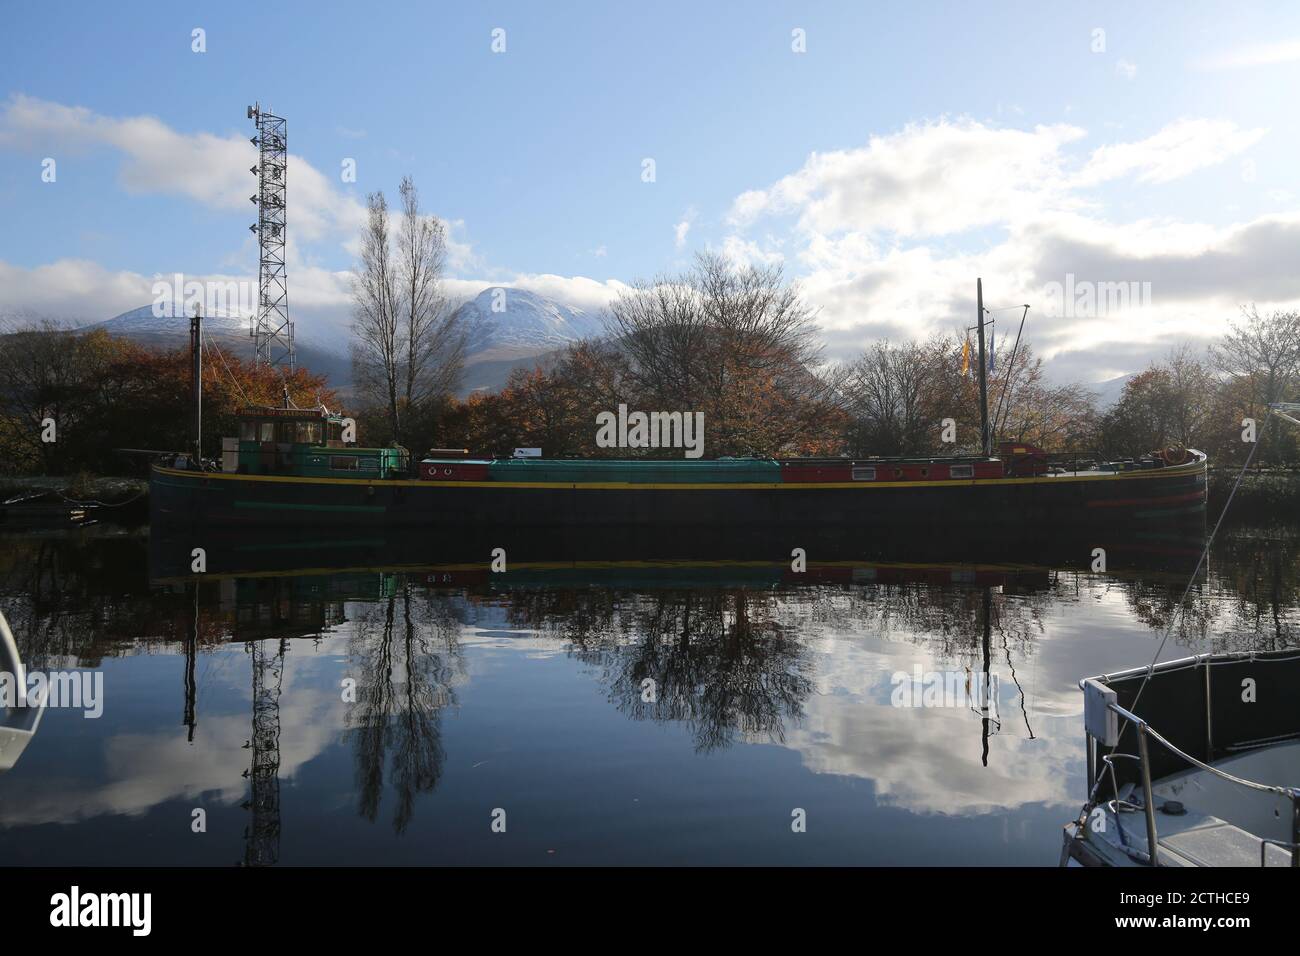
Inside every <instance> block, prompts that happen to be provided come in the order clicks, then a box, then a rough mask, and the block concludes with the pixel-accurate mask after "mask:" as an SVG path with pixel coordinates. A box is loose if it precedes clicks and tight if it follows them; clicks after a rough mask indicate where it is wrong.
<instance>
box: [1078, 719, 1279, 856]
mask: <svg viewBox="0 0 1300 956" xmlns="http://www.w3.org/2000/svg"><path fill="white" fill-rule="evenodd" d="M1107 708H1108V709H1109V710H1112V711H1114V712H1115V713H1116V714H1118V715H1119V716H1121V717H1123V718H1124V719H1125V720H1127V721H1129V722H1130V723H1132V724H1133V726H1134V728H1135V729H1136V731H1137V742H1138V754H1139V757H1138V762H1139V764H1140V766H1141V770H1142V795H1143V803H1144V804H1145V806H1144V810H1145V815H1146V824H1147V849H1148V852H1147V858H1148V862H1149V863H1150V864H1151V865H1152V866H1158V865H1159V835H1158V834H1157V832H1156V809H1155V798H1154V795H1153V793H1152V787H1151V755H1150V753H1149V752H1148V750H1147V737H1154V738H1155V739H1156V741H1157V742H1158V743H1160V744H1161V745H1163V746H1164V748H1165V749H1166V750H1168V751H1169V752H1170V753H1172V754H1175V755H1176V756H1178V757H1181V758H1182V759H1183V760H1185V761H1187V762H1188V763H1190V764H1191V765H1192V766H1194V767H1198V768H1200V769H1201V770H1205V771H1207V772H1209V773H1211V774H1213V775H1214V776H1216V777H1219V778H1221V779H1223V780H1226V781H1227V782H1228V783H1232V784H1236V785H1238V786H1241V787H1246V788H1248V789H1250V790H1256V791H1259V792H1261V793H1272V794H1275V795H1277V796H1283V797H1286V798H1287V799H1288V800H1290V801H1291V842H1290V843H1287V844H1283V843H1282V842H1281V841H1276V840H1271V841H1265V838H1262V837H1261V845H1260V851H1259V852H1260V860H1261V864H1260V865H1261V866H1262V865H1263V862H1262V861H1263V860H1264V858H1265V852H1266V851H1265V842H1272V843H1275V844H1277V845H1279V846H1282V845H1285V846H1289V847H1290V848H1291V865H1292V866H1293V867H1300V790H1297V789H1296V788H1295V787H1275V786H1273V785H1271V784H1266V783H1256V782H1255V781H1253V780H1246V779H1244V778H1242V777H1238V776H1235V775H1233V774H1230V773H1228V772H1227V771H1226V770H1220V769H1219V768H1218V767H1214V766H1211V765H1210V764H1208V763H1205V762H1203V761H1201V760H1198V759H1196V758H1195V757H1193V756H1192V755H1191V754H1189V753H1185V752H1184V751H1182V750H1181V749H1179V748H1178V747H1175V746H1174V745H1173V744H1172V743H1170V742H1169V741H1168V740H1166V739H1165V738H1164V737H1162V736H1161V735H1160V733H1159V732H1158V731H1155V730H1152V729H1151V725H1150V724H1148V723H1147V722H1146V721H1145V720H1143V719H1142V718H1141V717H1139V716H1137V715H1136V714H1134V713H1133V712H1131V711H1128V710H1125V709H1124V708H1123V707H1121V706H1119V704H1114V703H1112V704H1108V705H1107ZM1114 756H1117V755H1116V754H1113V753H1112V754H1107V755H1106V756H1105V757H1103V758H1102V760H1103V762H1105V763H1107V764H1110V758H1112V757H1114ZM1119 756H1128V757H1131V756H1132V754H1123V755H1119ZM1110 766H1111V773H1112V775H1113V774H1114V765H1113V764H1110Z"/></svg>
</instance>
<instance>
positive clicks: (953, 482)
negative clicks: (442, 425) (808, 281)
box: [153, 461, 1205, 491]
mask: <svg viewBox="0 0 1300 956" xmlns="http://www.w3.org/2000/svg"><path fill="white" fill-rule="evenodd" d="M153 470H154V473H155V474H159V475H166V476H167V477H169V478H181V479H188V480H190V481H196V480H211V481H264V482H280V483H283V484H292V485H369V486H372V487H375V486H377V487H380V488H428V489H434V488H525V489H537V490H541V489H567V490H572V491H647V490H649V491H730V490H739V489H749V490H750V491H791V490H793V491H830V490H834V489H845V488H857V489H860V490H863V491H868V490H870V489H872V488H955V487H966V486H972V487H973V486H975V485H979V486H981V487H983V486H985V485H1032V484H1060V483H1061V482H1077V481H1140V480H1142V479H1144V478H1174V477H1178V476H1181V475H1192V474H1198V473H1199V474H1204V473H1205V463H1204V462H1203V461H1200V462H1191V463H1190V464H1187V465H1176V466H1173V467H1171V468H1160V469H1152V470H1150V471H1121V472H1115V473H1113V474H1105V475H1042V476H1038V477H1032V478H1029V477H1027V478H958V479H951V478H949V479H943V480H938V479H936V480H934V481H930V480H929V479H924V478H923V479H919V480H916V481H842V482H840V481H835V482H817V481H790V482H781V481H776V482H759V481H741V482H721V481H719V482H701V483H686V482H666V483H662V484H660V483H651V482H635V481H582V482H573V481H416V480H411V479H405V478H401V479H376V478H301V477H297V476H295V475H240V474H232V473H230V472H220V471H210V472H209V471H205V472H197V471H181V470H179V469H176V468H163V467H160V466H158V465H155V466H154V467H153Z"/></svg>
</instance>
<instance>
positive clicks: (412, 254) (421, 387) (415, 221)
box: [397, 176, 466, 407]
mask: <svg viewBox="0 0 1300 956" xmlns="http://www.w3.org/2000/svg"><path fill="white" fill-rule="evenodd" d="M398 191H399V192H400V193H401V197H402V222H401V228H400V229H399V231H398V236H397V252H398V272H399V279H400V283H401V289H402V306H403V309H402V311H403V320H404V326H405V328H404V329H403V334H404V335H405V338H406V356H405V359H406V367H405V369H404V370H403V371H404V375H403V379H404V396H405V399H406V404H407V406H408V407H409V406H415V405H421V404H423V403H424V402H426V401H428V400H429V399H430V398H433V397H436V396H440V395H445V394H447V393H448V392H451V391H453V390H454V389H455V388H456V386H457V385H458V384H459V381H460V375H461V371H462V369H463V368H464V364H465V338H466V336H465V332H464V330H463V329H462V328H460V323H459V322H458V321H457V320H456V314H455V311H454V310H453V309H451V308H450V304H449V302H448V301H447V297H446V295H445V294H444V293H443V288H442V274H443V269H444V267H445V265H446V261H447V233H446V229H445V228H444V226H443V224H442V221H441V220H439V219H438V218H437V217H434V216H426V215H423V214H421V212H420V196H419V192H418V191H417V190H416V188H415V182H414V180H412V179H411V177H410V176H406V177H404V178H403V179H402V183H401V186H400V187H399V190H398Z"/></svg>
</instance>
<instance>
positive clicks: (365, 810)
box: [0, 529, 1300, 865]
mask: <svg viewBox="0 0 1300 956" xmlns="http://www.w3.org/2000/svg"><path fill="white" fill-rule="evenodd" d="M1193 541H1194V536H1190V537H1189V536H1184V537H1175V538H1171V539H1166V540H1163V541H1160V542H1146V543H1145V544H1144V545H1143V547H1141V548H1137V549H1132V548H1131V549H1127V550H1125V549H1121V548H1116V549H1114V551H1113V552H1112V557H1113V558H1117V560H1112V561H1111V563H1110V569H1109V571H1108V572H1107V573H1106V574H1096V573H1091V572H1090V571H1088V570H1087V559H1088V558H1089V557H1090V550H1091V549H1088V548H1085V547H1084V545H1086V544H1087V542H1073V543H1071V542H1065V543H1062V542H1057V543H1055V544H1054V545H1053V548H1054V549H1057V550H1052V549H1048V552H1047V553H1046V554H1043V553H1031V554H1027V555H1026V553H1025V552H1023V551H1022V552H1020V555H1021V557H1022V560H1019V561H1014V560H1010V559H1011V558H1012V557H1013V556H1010V555H1007V554H1006V553H1001V554H999V553H994V552H990V553H989V555H988V556H989V558H990V559H1000V560H997V561H993V560H990V562H989V563H975V564H962V563H953V562H946V563H945V562H942V561H940V562H933V561H929V562H927V561H925V560H921V558H923V557H925V555H923V554H921V555H914V554H912V553H907V554H905V555H904V557H903V558H902V559H895V560H880V559H878V558H874V557H872V556H871V554H870V548H868V547H866V546H864V545H861V544H858V543H852V542H849V543H842V544H844V546H843V547H840V548H835V547H830V546H826V545H825V542H822V543H821V545H819V546H818V547H816V548H811V549H809V550H810V554H809V564H808V568H807V570H806V571H804V572H796V571H794V570H793V569H792V568H791V564H790V560H789V558H788V557H786V555H787V554H788V550H789V549H787V548H785V545H786V544H787V542H780V543H770V542H769V543H767V544H766V545H765V549H766V554H765V555H764V556H763V557H762V558H761V559H760V558H753V557H750V558H747V559H744V560H736V559H734V558H728V557H725V556H718V555H719V550H722V552H723V553H724V554H725V547H726V546H725V545H721V544H719V543H716V542H692V543H691V545H690V546H691V547H692V548H693V549H701V550H702V552H703V553H705V554H706V556H705V557H702V558H695V559H690V560H681V559H680V558H672V557H662V558H656V557H653V556H652V557H651V558H648V559H642V560H638V561H635V562H618V561H612V560H609V559H608V557H607V556H602V553H601V552H600V550H599V549H595V550H589V551H584V550H582V549H581V548H575V547H574V546H573V545H574V543H573V542H555V541H551V542H540V543H539V542H532V543H530V542H527V541H519V542H508V543H507V545H506V550H507V554H508V555H509V564H508V568H507V570H506V571H505V572H504V573H499V574H494V573H492V572H491V571H490V570H489V569H488V561H487V556H488V555H490V553H491V548H489V547H485V545H487V544H489V542H477V541H476V542H468V543H466V542H461V543H460V545H459V546H458V547H457V548H455V549H449V548H447V547H442V546H431V545H430V544H429V543H428V542H422V541H420V540H417V539H412V540H398V541H393V540H391V539H387V540H360V541H356V540H354V541H347V542H338V541H334V542H327V541H324V540H322V541H320V542H309V543H303V542H291V543H285V542H278V541H251V542H250V541H248V540H230V541H225V542H223V541H221V540H220V539H219V538H215V537H207V538H205V539H204V546H205V549H206V557H207V562H208V571H207V572H205V573H204V574H202V575H198V574H193V573H191V572H190V569H189V568H190V560H191V558H190V555H191V552H192V548H193V546H194V543H193V539H192V538H188V537H187V536H186V535H184V534H182V535H178V536H176V537H174V538H173V537H168V536H165V535H159V534H155V535H153V536H152V537H151V536H149V535H148V534H147V533H130V532H114V531H112V529H87V530H85V531H81V532H76V533H74V534H72V535H51V536H32V537H16V538H8V539H5V544H6V548H5V552H4V553H5V555H6V557H5V558H4V559H3V562H0V594H2V597H0V608H2V609H3V610H4V612H5V613H6V614H7V615H8V616H9V620H10V621H11V623H12V624H13V629H14V632H15V636H16V638H17V640H18V643H19V645H20V650H21V652H22V654H23V655H24V658H25V659H26V660H27V661H28V662H29V665H30V666H33V667H46V668H52V667H74V666H75V667H83V668H103V669H104V670H105V671H106V673H107V675H108V681H107V686H108V687H109V690H110V697H109V700H108V705H107V707H106V713H105V717H104V719H103V720H101V721H97V722H86V723H84V724H83V723H81V721H80V718H79V717H77V716H75V715H70V714H66V713H57V712H55V713H52V714H51V717H52V718H53V719H50V717H47V720H46V726H45V727H44V728H43V730H42V733H41V735H39V736H38V737H37V738H35V741H34V742H33V743H32V745H31V747H30V748H29V752H28V753H27V754H26V755H25V756H24V759H23V760H22V761H21V762H19V763H18V764H17V765H16V767H15V769H14V770H13V771H11V772H10V773H8V774H6V775H4V776H0V850H2V851H4V852H5V853H6V854H7V855H8V856H9V857H10V858H12V859H15V860H17V861H20V862H22V861H35V860H37V859H43V860H46V861H48V860H49V857H48V854H50V853H53V854H54V855H55V856H56V857H60V858H66V859H67V860H69V861H72V862H91V861H95V860H100V859H101V857H99V856H97V855H96V854H97V853H99V852H100V850H99V849H98V847H97V844H102V845H103V846H104V847H105V849H104V850H103V852H104V853H108V852H109V850H108V849H107V847H110V846H115V845H116V846H117V849H116V851H115V852H116V853H117V854H118V855H117V856H113V857H109V858H107V859H104V860H103V861H104V862H180V863H184V862H218V863H230V862H232V861H235V860H238V861H240V862H242V863H244V864H247V865H270V864H274V863H277V862H293V863H306V862H376V863H382V862H403V861H410V862H442V861H446V862H501V861H505V862H527V861H535V860H537V859H538V858H539V857H538V854H544V853H546V852H547V851H548V850H550V849H553V847H552V846H551V844H552V843H556V842H558V843H562V844H564V846H565V847H567V848H568V849H567V852H568V853H570V854H571V856H570V858H569V859H568V860H567V861H568V862H580V861H581V862H586V861H600V860H610V859H616V860H621V861H624V862H630V861H638V860H646V861H650V862H655V861H682V860H690V859H694V860H697V861H711V862H712V861H717V862H728V861H746V860H749V859H754V860H763V859H767V860H772V861H782V860H803V861H805V862H926V861H928V862H953V858H952V855H951V850H950V847H951V846H952V845H955V843H954V841H966V842H967V843H969V844H970V845H972V846H978V847H980V850H979V854H978V855H976V856H974V857H971V860H972V862H978V861H982V862H1011V861H1015V862H1025V863H1046V864H1050V863H1053V862H1054V861H1055V852H1056V850H1057V848H1058V847H1059V835H1058V834H1057V833H1056V829H1057V827H1056V824H1057V823H1058V822H1059V818H1060V811H1059V810H1058V809H1055V808H1059V807H1061V806H1067V805H1070V804H1071V803H1075V802H1077V796H1078V793H1079V784H1078V781H1079V779H1080V778H1081V776H1082V752H1081V749H1080V747H1079V740H1080V739H1081V727H1080V721H1079V716H1078V715H1079V712H1080V710H1081V703H1080V701H1079V700H1078V693H1077V690H1076V688H1075V682H1076V681H1077V679H1078V678H1079V677H1080V676H1083V675H1086V674H1091V673H1096V672H1099V671H1102V670H1107V669H1117V668H1119V667H1126V666H1133V665H1135V664H1140V663H1144V662H1145V661H1146V660H1149V659H1150V655H1151V653H1153V651H1154V647H1155V644H1156V643H1157V642H1158V637H1159V633H1160V632H1161V631H1162V629H1163V628H1164V627H1166V626H1167V625H1168V623H1169V622H1170V621H1171V620H1172V619H1173V618H1174V616H1175V615H1174V612H1175V611H1176V610H1177V609H1178V606H1179V598H1180V596H1181V594H1182V591H1183V587H1184V585H1185V583H1186V576H1187V574H1188V572H1189V571H1190V569H1191V567H1192V566H1193V565H1194V563H1195V550H1194V548H1193V547H1191V545H1192V543H1193ZM713 545H718V547H717V548H713V547H712V546H713ZM607 546H608V544H607ZM731 546H732V547H735V546H739V547H742V548H750V547H752V546H753V542H739V543H738V545H737V544H736V543H733V544H732V545H731ZM672 547H674V545H669V544H665V545H664V548H665V550H666V552H667V553H669V554H670V553H671V549H672ZM675 547H676V548H677V549H680V548H681V547H682V544H681V543H680V542H678V543H677V544H676V545H675ZM711 549H712V550H713V553H712V554H708V552H709V551H710V550H711ZM1061 551H1063V552H1064V554H1065V556H1066V557H1072V558H1074V559H1075V560H1074V561H1073V563H1072V564H1071V563H1070V562H1067V561H1064V560H1062V557H1061V553H1060V552H1061ZM752 553H753V552H751V554H752ZM557 554H563V556H564V557H563V559H562V560H552V559H550V558H551V557H553V556H555V555H557ZM1025 557H1028V558H1031V559H1039V558H1042V559H1044V560H1041V561H1038V560H1024V558H1025ZM1053 561H1055V562H1056V563H1052V562H1053ZM1297 587H1300V558H1298V557H1297V549H1296V548H1295V544H1294V541H1293V540H1292V539H1290V538H1263V537H1260V536H1258V535H1252V534H1248V533H1238V534H1235V535H1233V536H1231V537H1228V538H1225V540H1224V541H1223V542H1222V543H1221V544H1220V545H1219V546H1217V547H1216V550H1215V552H1214V554H1213V556H1212V561H1211V562H1210V566H1209V569H1208V571H1207V572H1206V573H1204V574H1203V575H1202V577H1201V581H1200V582H1199V583H1198V585H1197V586H1196V587H1195V588H1193V590H1192V593H1191V595H1190V597H1189V599H1188V601H1187V602H1186V603H1185V605H1184V607H1183V613H1182V614H1181V615H1180V616H1179V623H1178V626H1177V628H1176V630H1175V634H1174V636H1173V637H1172V638H1171V641H1170V644H1171V651H1170V652H1168V653H1167V654H1166V656H1182V655H1183V654H1185V653H1191V652H1194V651H1199V650H1208V649H1214V650H1224V649H1234V650H1245V649H1250V648H1252V647H1255V648H1261V649H1263V648H1268V649H1275V648H1278V647H1284V646H1294V643H1295V640H1296V630H1295V626H1296V607H1297V593H1296V592H1297ZM1175 645H1176V646H1177V648H1178V650H1177V651H1173V650H1172V648H1173V647H1174V646H1175ZM913 673H920V674H928V673H941V674H955V675H957V678H958V681H959V683H960V682H962V681H964V682H965V686H968V687H969V686H983V687H988V688H991V692H990V695H989V696H988V697H986V698H985V699H984V700H982V701H976V703H975V705H972V704H971V703H970V701H964V702H961V703H960V704H959V705H958V706H948V705H947V704H946V702H945V705H943V706H915V707H899V706H896V700H895V691H896V689H897V688H898V686H899V681H900V678H899V675H900V674H902V675H905V676H906V675H911V674H913ZM909 679H910V677H909ZM642 728H644V729H642ZM646 731H648V732H649V733H647V732H646ZM782 755H786V756H788V757H791V758H793V760H787V759H785V758H784V757H783V756H782ZM629 801H631V803H629ZM193 806H203V807H206V808H207V809H208V812H209V818H210V820H211V821H212V823H211V824H210V826H211V830H210V832H211V833H213V834H215V836H214V837H213V839H211V840H209V841H208V842H207V843H204V844H197V843H195V842H193V841H186V840H183V839H181V838H180V837H179V836H178V837H177V838H175V839H155V840H152V841H143V842H135V841H133V839H132V837H131V836H130V834H134V833H139V834H144V833H155V832H158V829H159V827H160V826H164V825H165V826H178V827H180V828H181V829H180V830H178V832H183V831H184V825H183V824H177V823H175V822H172V823H166V824H164V823H163V821H165V820H172V821H175V820H178V819H179V820H188V813H189V808H190V807H193ZM501 806H506V807H509V808H510V809H511V812H512V813H514V814H515V815H516V816H515V817H514V819H515V820H520V819H522V822H520V823H517V824H516V825H515V828H514V829H512V831H511V832H512V833H517V834H519V835H518V836H516V837H515V838H514V839H513V840H512V841H511V842H508V843H506V842H502V841H498V842H497V843H495V844H493V843H488V842H486V841H488V840H490V839H491V837H490V834H489V831H488V827H487V825H486V820H487V817H486V814H487V813H488V811H489V809H491V808H494V807H501ZM791 806H809V807H811V808H812V809H811V810H810V813H812V815H813V816H812V819H813V820H814V821H815V822H816V824H817V826H816V827H814V828H813V829H812V830H810V832H809V834H808V837H809V839H808V840H806V841H805V842H804V843H802V844H799V845H798V846H797V847H794V848H791V847H790V846H788V845H787V843H786V842H782V836H781V835H782V834H783V833H788V823H787V825H786V826H784V827H783V826H782V824H781V819H782V818H784V819H785V820H786V821H788V817H789V807H791ZM630 807H636V808H637V809H629V808H630ZM899 813H902V814H905V816H904V817H901V818H900V817H898V816H897V814H899ZM922 819H924V820H927V821H928V822H927V823H926V824H925V826H924V828H922V829H918V827H920V824H919V823H918V822H917V821H919V820H922ZM990 819H995V820H997V821H999V822H998V825H997V826H996V827H992V828H990V827H989V823H988V821H989V820H990ZM349 820H350V821H352V822H351V823H349V822H348V821H349ZM773 820H775V823H773V822H772V821H773ZM53 823H59V824H75V826H73V827H71V828H65V829H64V830H61V831H51V830H50V829H49V828H48V827H47V826H46V825H47V824H53ZM358 827H359V828H360V829H357V828H358ZM376 827H383V828H384V829H386V830H388V831H390V832H391V833H392V834H393V835H394V836H395V837H400V840H398V841H397V842H396V843H385V844H383V845H382V846H377V845H376V844H375V843H374V840H373V832H374V829H375V828H376ZM73 833H77V834H81V837H80V839H78V840H74V839H73V838H72V836H71V834H73ZM55 834H62V835H55ZM368 834H369V835H368ZM87 835H93V836H94V837H96V838H97V839H91V838H89V837H88V836H87ZM905 838H906V839H907V840H908V841H910V842H907V843H904V842H903V841H904V840H905ZM122 840H125V841H127V843H126V844H122V843H120V841H122ZM565 841H567V842H565ZM747 854H753V856H748V855H747Z"/></svg>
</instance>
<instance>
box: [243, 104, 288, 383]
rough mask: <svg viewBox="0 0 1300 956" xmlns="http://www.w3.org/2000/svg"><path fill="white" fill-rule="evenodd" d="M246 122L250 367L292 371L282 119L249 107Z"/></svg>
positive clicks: (254, 106)
mask: <svg viewBox="0 0 1300 956" xmlns="http://www.w3.org/2000/svg"><path fill="white" fill-rule="evenodd" d="M248 118H249V119H251V120H252V121H253V122H254V123H255V124H256V126H257V135H256V136H254V137H252V139H251V140H250V142H251V143H252V144H253V145H254V146H256V147H257V165H256V166H252V167H250V168H249V171H250V172H251V173H253V175H255V176H256V177H257V192H256V193H254V194H253V195H252V196H250V197H249V199H250V200H251V201H252V203H253V205H255V206H257V222H256V224H254V225H252V226H249V227H248V228H249V229H250V230H251V231H252V232H254V233H256V235H257V247H258V256H257V307H256V309H255V310H254V313H253V320H252V327H251V328H250V329H249V333H248V334H249V335H250V336H251V337H252V339H253V364H254V365H274V366H282V367H287V368H288V369H289V371H290V372H292V371H293V369H294V362H295V355H294V350H293V323H292V322H291V321H290V320H289V287H288V283H287V279H286V276H285V267H284V228H285V220H284V197H285V171H286V169H287V160H288V152H287V150H286V147H285V121H284V117H283V116H276V115H275V114H274V113H270V112H268V111H266V110H264V109H262V107H261V104H259V103H255V104H253V105H252V106H250V107H249V108H248Z"/></svg>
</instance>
